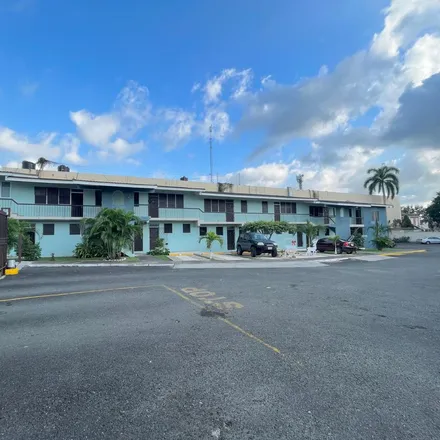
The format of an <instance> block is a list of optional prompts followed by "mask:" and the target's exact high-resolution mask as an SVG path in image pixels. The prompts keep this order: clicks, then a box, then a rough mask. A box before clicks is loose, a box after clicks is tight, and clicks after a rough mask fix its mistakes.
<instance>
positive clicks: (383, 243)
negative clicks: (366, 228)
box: [371, 237, 390, 251]
mask: <svg viewBox="0 0 440 440" xmlns="http://www.w3.org/2000/svg"><path fill="white" fill-rule="evenodd" d="M389 240H390V239H389V238H388V237H377V238H373V240H371V241H372V242H373V243H374V245H375V246H376V248H377V249H378V250H379V251H381V250H382V249H383V248H386V247H388V246H389Z"/></svg>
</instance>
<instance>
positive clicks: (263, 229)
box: [242, 220, 296, 240]
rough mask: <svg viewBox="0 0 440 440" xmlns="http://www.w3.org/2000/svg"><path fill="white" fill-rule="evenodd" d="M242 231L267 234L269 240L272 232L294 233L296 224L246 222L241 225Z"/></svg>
mask: <svg viewBox="0 0 440 440" xmlns="http://www.w3.org/2000/svg"><path fill="white" fill-rule="evenodd" d="M242 231H243V232H258V233H260V234H264V235H268V236H269V237H268V238H269V240H270V239H271V238H272V235H273V234H282V233H283V232H289V233H291V234H294V233H296V225H291V224H289V223H287V222H284V221H283V222H276V221H264V220H262V221H257V222H248V223H245V224H244V225H243V226H242Z"/></svg>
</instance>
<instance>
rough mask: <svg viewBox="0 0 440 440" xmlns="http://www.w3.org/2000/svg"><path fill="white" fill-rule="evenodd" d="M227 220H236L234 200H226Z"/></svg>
mask: <svg viewBox="0 0 440 440" xmlns="http://www.w3.org/2000/svg"><path fill="white" fill-rule="evenodd" d="M226 221H227V222H233V221H234V201H233V200H226Z"/></svg>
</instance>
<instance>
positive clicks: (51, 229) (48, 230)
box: [43, 223, 55, 235]
mask: <svg viewBox="0 0 440 440" xmlns="http://www.w3.org/2000/svg"><path fill="white" fill-rule="evenodd" d="M54 234H55V225H54V224H53V223H43V235H54Z"/></svg>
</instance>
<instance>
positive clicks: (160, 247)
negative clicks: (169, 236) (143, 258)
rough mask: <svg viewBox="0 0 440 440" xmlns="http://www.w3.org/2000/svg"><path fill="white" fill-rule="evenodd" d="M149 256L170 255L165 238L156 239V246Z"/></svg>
mask: <svg viewBox="0 0 440 440" xmlns="http://www.w3.org/2000/svg"><path fill="white" fill-rule="evenodd" d="M148 255H170V250H169V249H168V248H167V247H166V246H165V240H164V239H163V238H158V239H156V246H154V248H153V249H152V250H151V251H150V252H148Z"/></svg>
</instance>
